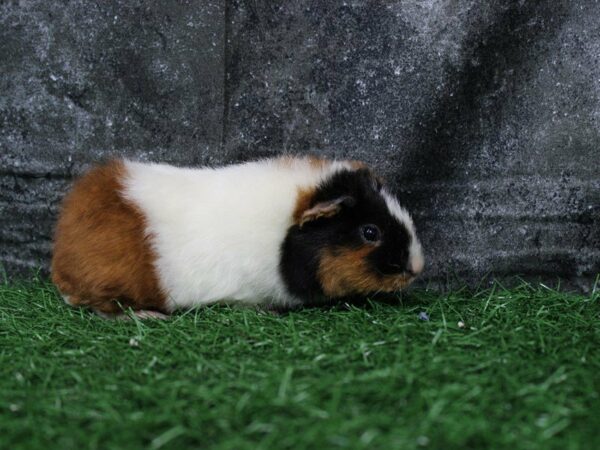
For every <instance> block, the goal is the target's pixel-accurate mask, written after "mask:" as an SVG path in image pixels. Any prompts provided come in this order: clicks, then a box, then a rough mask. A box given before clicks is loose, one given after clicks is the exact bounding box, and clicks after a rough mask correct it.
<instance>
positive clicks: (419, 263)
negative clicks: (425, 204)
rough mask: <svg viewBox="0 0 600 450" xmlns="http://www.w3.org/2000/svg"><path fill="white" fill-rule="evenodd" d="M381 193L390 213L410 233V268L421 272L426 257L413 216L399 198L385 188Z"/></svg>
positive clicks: (417, 272) (415, 271)
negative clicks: (401, 204) (400, 202)
mask: <svg viewBox="0 0 600 450" xmlns="http://www.w3.org/2000/svg"><path fill="white" fill-rule="evenodd" d="M381 195H382V197H383V198H384V200H385V203H386V204H387V207H388V210H389V211H390V213H391V214H392V215H393V216H394V217H395V218H396V219H398V221H399V222H400V223H401V224H403V225H404V226H405V227H406V229H407V230H408V233H409V234H410V237H411V244H410V248H409V265H410V269H411V270H412V271H413V272H414V273H415V274H419V273H421V272H422V271H423V267H424V265H425V258H424V257H423V249H422V247H421V242H419V239H418V238H417V232H416V231H415V225H414V223H413V220H412V217H410V214H409V213H408V211H407V210H406V209H404V208H403V207H402V206H400V204H399V203H398V200H397V199H396V198H395V197H394V196H393V195H391V194H390V193H389V192H387V191H386V190H385V189H382V190H381Z"/></svg>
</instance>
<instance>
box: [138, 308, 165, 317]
mask: <svg viewBox="0 0 600 450" xmlns="http://www.w3.org/2000/svg"><path fill="white" fill-rule="evenodd" d="M133 315H134V316H136V317H137V318H139V319H142V320H144V319H155V320H167V319H168V318H169V316H167V315H166V314H163V313H160V312H158V311H152V310H151V309H140V310H137V311H133Z"/></svg>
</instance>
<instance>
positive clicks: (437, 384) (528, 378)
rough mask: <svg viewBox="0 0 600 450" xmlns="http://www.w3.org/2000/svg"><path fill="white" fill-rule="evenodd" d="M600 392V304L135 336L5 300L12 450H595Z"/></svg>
mask: <svg viewBox="0 0 600 450" xmlns="http://www.w3.org/2000/svg"><path fill="white" fill-rule="evenodd" d="M392 303H393V302H392ZM421 311H426V312H427V314H429V317H430V320H429V321H424V320H420V319H419V317H418V314H419V313H420V312H421ZM459 321H461V322H464V324H465V327H464V328H460V327H459V326H458V322H459ZM599 391H600V298H599V296H598V294H597V293H596V294H593V295H591V296H579V295H572V294H565V293H560V292H556V291H553V290H550V289H547V288H545V287H543V286H536V287H532V286H530V285H527V284H523V285H521V286H519V287H516V288H513V289H510V290H507V289H504V288H502V287H501V286H499V285H496V286H495V287H494V288H492V289H491V290H484V291H479V292H476V293H473V292H469V291H467V290H462V291H458V292H454V293H450V294H440V293H436V292H431V291H425V290H421V291H419V290H415V291H412V292H410V293H408V294H405V295H404V297H403V298H402V299H399V300H398V302H396V303H394V304H391V303H370V304H367V305H366V306H364V307H352V306H347V307H344V308H338V309H331V310H317V309H310V310H303V311H299V312H293V313H290V314H288V315H285V316H281V317H277V316H273V315H270V314H263V313H259V312H256V311H254V310H249V309H236V308H229V307H224V306H216V307H210V308H205V309H200V310H197V311H193V312H188V313H186V314H181V315H177V316H175V317H173V318H172V319H171V320H169V321H164V322H163V321H150V322H139V321H130V322H125V321H107V320H103V319H101V318H99V317H97V316H95V315H93V314H91V313H89V312H87V311H83V310H78V309H72V308H68V307H66V306H65V305H64V304H63V303H62V301H61V300H59V298H58V296H57V295H56V292H55V290H54V289H53V288H52V287H51V286H50V285H48V284H46V283H43V282H32V283H28V284H21V285H16V284H12V285H11V284H3V285H2V284H0V447H2V448H3V449H4V448H6V449H11V450H14V449H25V448H27V449H29V448H31V449H34V448H35V449H38V448H60V449H82V448H92V449H95V448H98V449H111V448H124V449H135V448H150V449H158V448H191V447H195V448H218V449H235V450H239V449H246V448H247V449H266V448H272V449H288V448H289V449H323V448H327V449H329V448H331V449H337V448H368V449H396V448H409V449H410V448H432V449H452V448H460V449H464V448H510V449H511V450H512V449H515V448H527V449H535V448H540V449H552V448H556V449H561V450H562V449H571V448H573V449H574V448H582V449H583V448H585V449H591V448H600V438H599V433H598V430H599V429H600V398H599Z"/></svg>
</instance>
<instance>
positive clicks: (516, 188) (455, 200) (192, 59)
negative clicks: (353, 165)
mask: <svg viewBox="0 0 600 450" xmlns="http://www.w3.org/2000/svg"><path fill="white" fill-rule="evenodd" d="M488 3H489V4H488ZM164 5H166V4H164V3H161V2H150V4H148V3H143V2H131V1H125V0H123V1H113V2H97V4H92V3H90V2H86V1H83V0H80V1H74V2H70V3H69V4H63V3H62V2H55V1H46V2H42V1H38V2H22V4H19V3H16V2H15V3H9V4H3V5H2V6H0V61H2V63H0V64H1V65H0V68H1V69H2V74H1V75H0V90H1V92H2V95H1V96H0V164H1V170H0V188H1V189H2V191H1V196H0V228H1V229H0V246H1V247H0V260H1V261H3V262H4V264H5V266H6V268H7V269H8V271H9V272H10V273H17V272H22V271H23V270H24V269H27V268H30V267H35V266H40V265H41V266H42V267H47V263H48V257H49V251H50V235H51V229H52V223H53V220H54V217H55V214H56V206H57V203H58V201H59V200H60V198H61V197H62V195H63V193H64V191H65V189H66V187H67V185H68V183H69V180H70V177H71V174H72V173H74V172H78V171H80V170H81V168H82V167H83V166H84V165H85V164H87V163H89V162H91V161H95V160H97V159H98V158H100V157H103V156H106V155H115V154H118V155H128V156H132V157H137V158H144V159H153V160H163V161H170V162H174V163H178V164H184V163H186V164H201V163H205V162H210V163H218V162H226V161H238V160H245V159H250V158H252V157H256V156H263V155H272V154H278V153H281V152H287V153H302V152H307V151H310V152H313V153H319V154H324V155H329V156H337V157H347V156H348V157H352V158H357V159H363V160H366V161H368V162H369V163H371V164H372V165H374V166H375V167H377V169H378V170H379V171H380V172H382V173H383V174H384V176H385V177H386V178H387V180H388V181H389V182H390V183H391V184H392V185H393V186H395V187H396V189H398V192H399V193H400V195H401V198H402V201H403V203H405V204H406V205H407V206H408V207H409V209H410V210H411V211H413V213H414V216H415V219H416V222H417V225H418V227H419V229H420V234H421V236H422V240H423V241H424V245H425V248H426V253H427V258H428V262H429V265H428V271H427V278H428V279H430V280H440V279H445V278H446V277H447V276H449V275H454V274H456V275H457V276H459V277H465V278H468V279H477V278H478V277H480V276H482V275H484V274H488V273H493V274H496V275H500V276H505V275H514V274H522V275H527V276H542V277H544V278H553V277H557V276H560V277H562V278H564V279H565V280H566V281H570V282H576V283H580V285H581V286H582V287H584V288H585V287H586V286H587V287H589V286H590V285H591V283H592V280H593V279H594V277H595V274H597V273H598V272H600V177H599V169H598V166H599V164H598V161H599V160H600V120H599V119H600V22H599V21H598V20H597V17H600V3H599V2H598V1H596V0H581V1H579V2H570V1H551V0H546V1H538V2H519V1H505V2H476V1H474V0H458V1H457V0H438V1H433V0H424V1H419V2H400V1H388V2H375V1H373V2H358V1H345V2H344V1H331V2H323V1H316V0H315V1H309V2H296V1H291V0H287V1H280V2H271V1H225V0H222V1H215V2H207V1H206V2H205V1H203V2H189V3H185V4H184V3H181V4H178V5H179V6H174V4H172V3H169V5H168V6H164Z"/></svg>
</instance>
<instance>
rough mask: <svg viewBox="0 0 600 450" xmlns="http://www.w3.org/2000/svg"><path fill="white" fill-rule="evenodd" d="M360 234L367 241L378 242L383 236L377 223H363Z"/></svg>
mask: <svg viewBox="0 0 600 450" xmlns="http://www.w3.org/2000/svg"><path fill="white" fill-rule="evenodd" d="M360 234H361V235H362V237H363V239H364V240H365V241H367V242H377V241H378V240H379V239H380V238H381V231H379V228H377V226H376V225H363V226H362V227H360Z"/></svg>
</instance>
